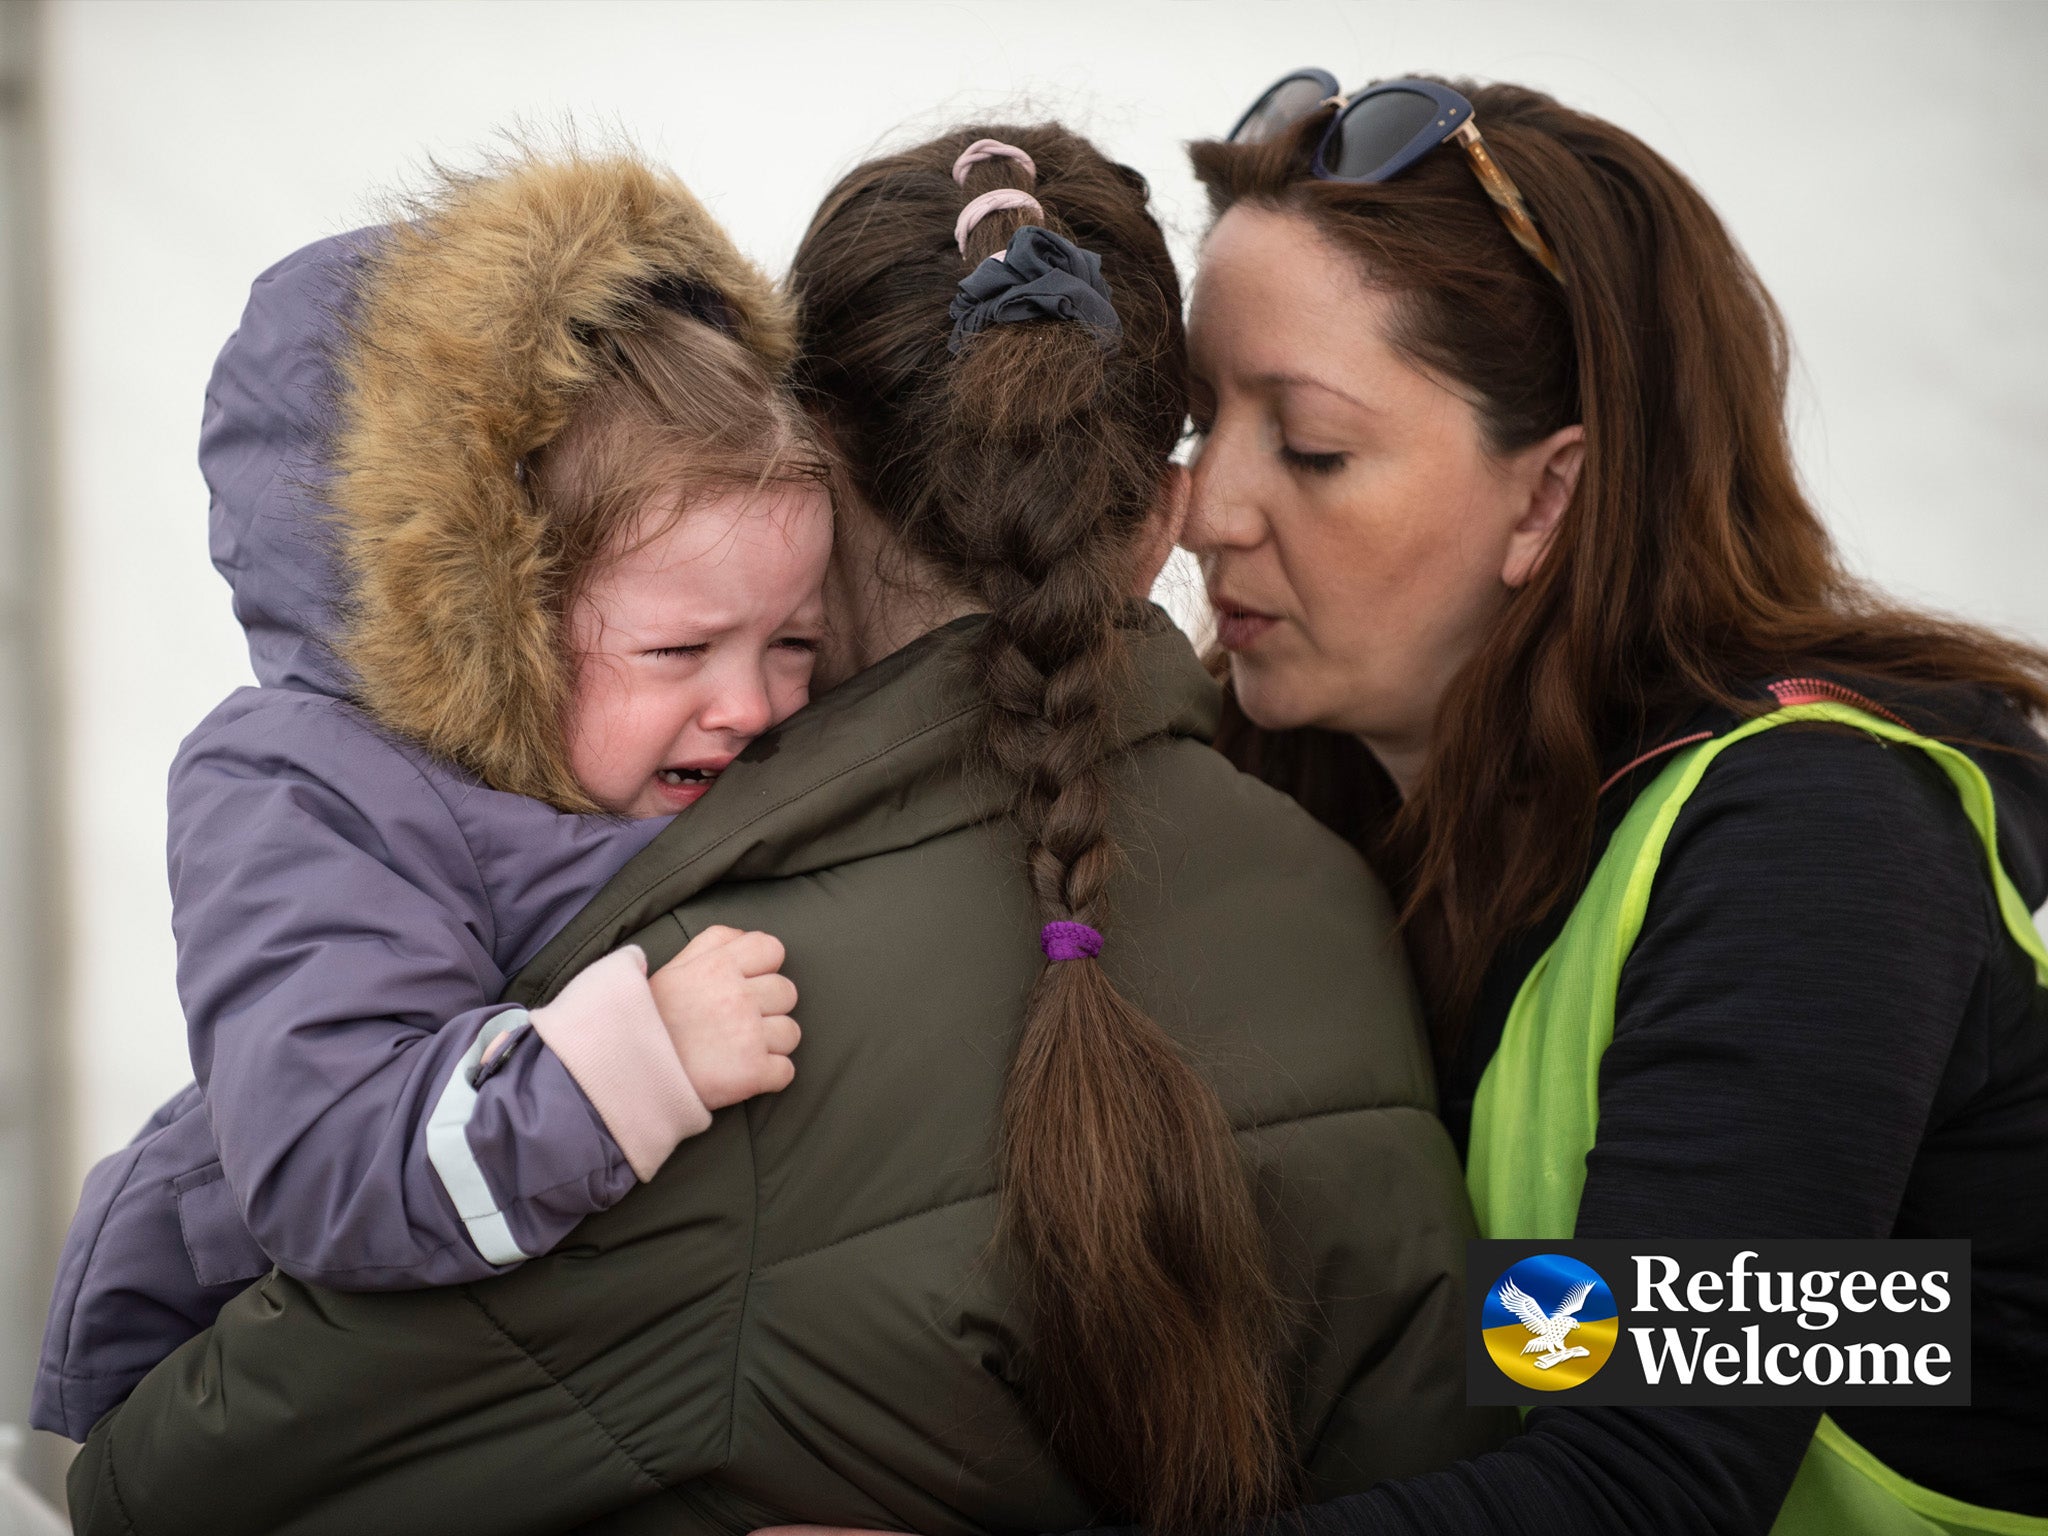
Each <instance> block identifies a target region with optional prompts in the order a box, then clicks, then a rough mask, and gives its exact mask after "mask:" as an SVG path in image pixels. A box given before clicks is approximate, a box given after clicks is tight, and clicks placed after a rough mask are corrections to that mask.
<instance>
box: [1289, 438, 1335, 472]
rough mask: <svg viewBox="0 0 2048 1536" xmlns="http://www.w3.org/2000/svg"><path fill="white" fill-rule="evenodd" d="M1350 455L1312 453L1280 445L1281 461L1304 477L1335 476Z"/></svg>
mask: <svg viewBox="0 0 2048 1536" xmlns="http://www.w3.org/2000/svg"><path fill="white" fill-rule="evenodd" d="M1350 457H1351V455H1350V454H1348V453H1310V452H1308V451H1307V450H1306V449H1301V448H1296V447H1293V446H1291V445H1290V444H1287V443H1282V444H1281V445H1280V460H1281V462H1282V463H1284V464H1285V465H1287V467H1288V468H1290V469H1295V470H1299V471H1300V472H1301V473H1302V474H1304V475H1334V474H1335V473H1337V471H1338V470H1340V469H1342V468H1343V467H1344V465H1345V463H1346V462H1347V461H1348V460H1349V459H1350Z"/></svg>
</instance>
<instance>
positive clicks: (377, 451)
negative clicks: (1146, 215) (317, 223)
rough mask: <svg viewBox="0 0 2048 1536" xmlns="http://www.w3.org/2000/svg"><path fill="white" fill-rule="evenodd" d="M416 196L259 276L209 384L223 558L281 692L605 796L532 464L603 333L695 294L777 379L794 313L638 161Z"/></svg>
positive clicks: (699, 212)
mask: <svg viewBox="0 0 2048 1536" xmlns="http://www.w3.org/2000/svg"><path fill="white" fill-rule="evenodd" d="M411 213H412V216H411V217H409V218H407V219H405V220H402V221H398V222H394V223H392V224H390V225H386V226H382V227H376V228H371V229H366V230H358V231H356V232H355V233H353V234H349V235H343V236H338V237H336V238H334V239H330V240H324V241H321V242H319V243H318V244H315V245H312V246H308V247H307V248H305V249H304V250H302V251H299V252H297V253H295V254H294V255H292V256H290V257H287V258H286V259H285V260H284V261H283V262H280V263H279V264H278V265H277V266H276V267H273V268H272V269H271V270H270V271H268V272H266V273H264V274H263V276H262V277H260V278H258V279H257V281H256V284H255V286H254V288H253V289H252V291H251V295H250V302H249V307H248V310H247V312H246V313H245V314H244V316H243V320H242V324H241V327H240V328H239V329H238V330H237V331H236V333H235V335H234V336H232V337H231V338H229V341H228V343H227V346H226V347H225V348H224V349H223V351H222V353H221V357H220V361H219V363H218V364H217V365H216V367H215V370H214V377H213V380H212V383H211V385H210V386H209V388H208V393H207V411H206V422H205V426H204V429H203V431H202V434H201V440H200V463H201V467H202V469H204V471H205V472H206V477H207V482H208V484H209V486H210V487H211V489H212V492H213V511H212V522H213V556H214V563H215V565H216V566H217V567H219V569H220V571H221V573H222V575H224V576H225V577H226V578H227V579H228V582H229V584H230V585H231V586H232V587H233V589H234V594H235V614H236V617H237V618H239V619H240V620H241V622H242V624H243V627H244V628H245V630H246V631H247V632H248V636H249V651H250V659H251V662H252V663H253V665H254V667H255V670H256V675H257V680H258V681H259V682H260V683H262V684H263V685H264V686H265V687H285V688H298V689H305V690H310V691H314V692H320V693H330V694H337V695H342V696H346V697H349V698H352V699H354V700H355V701H356V702H357V703H359V704H360V705H361V706H362V707H363V708H364V709H365V710H366V711H367V712H368V713H369V714H370V715H371V716H372V717H373V718H375V719H376V720H377V721H378V722H379V723H380V724H382V725H383V726H385V727H386V728H387V729H389V730H391V731H394V732H396V733H397V734H399V735H401V736H404V737H406V738H408V739H410V740H413V741H416V742H418V743H420V744H421V745H423V746H425V747H426V748H428V749H429V750H430V751H432V752H434V753H436V754H437V755H439V756H441V757H443V758H445V759H447V760H449V761H451V762H453V763H455V764H457V765H459V766H461V767H462V768H464V769H466V770H468V771H469V772H471V773H473V774H475V775H476V776H477V777H478V778H480V779H481V780H483V782H484V783H486V784H488V785H490V786H492V787H493V788H496V789H503V790H508V791H512V792H515V793H519V794H526V795H532V796H535V797H536V798H539V799H543V800H547V801H549V802H550V803H553V804H556V805H560V806H564V807H566V808H571V809H587V808H588V806H587V802H585V800H584V798H583V796H582V794H581V792H580V790H578V788H577V786H576V784H575V781H574V779H573V778H572V777H571V775H570V774H569V770H568V766H567V762H566V755H565V752H564V748H563V742H562V720H563V711H564V706H565V704H566V702H567V700H568V697H569V681H570V680H569V676H568V666H567V662H566V659H565V657H564V655H563V652H562V647H561V644H560V640H559V636H558V634H557V625H556V620H555V618H554V616H553V610H552V608H551V597H552V595H553V593H554V592H555V590H556V588H557V585H558V581H557V577H558V574H559V573H558V572H557V571H556V570H555V568H554V564H553V556H552V552H551V549H550V541H549V539H548V538H547V537H546V530H545V528H544V526H543V524H542V521H541V519H540V517H539V516H538V514H537V512H536V510H535V507H534V504H533V500H532V497H531V495H530V493H529V491H528V488H527V486H526V483H525V479H524V476H523V473H522V471H521V468H520V465H521V461H522V460H523V459H524V458H525V456H526V455H528V454H530V453H531V452H532V451H533V450H534V449H536V448H538V447H540V446H541V445H542V444H544V443H546V442H548V441H549V440H550V439H551V438H552V437H554V436H555V435H556V434H557V433H558V432H559V431H560V430H561V429H562V427H563V425H564V424H565V423H566V421H567V420H568V417H569V414H570V411H571V409H572V407H573V404H574V402H575V400H576V397H577V396H578V394H579V393H580V392H581V391H582V390H583V389H584V388H586V387H587V386H588V385H589V384H590V383H591V382H593V368H592V355H593V354H592V351H591V349H590V347H589V345H588V339H589V335H590V332H591V331H592V330H603V329H608V328H613V327H620V326H628V325H631V324H632V323H633V315H634V313H635V312H636V311H637V310H642V309H644V308H645V307H646V306H647V305H649V304H650V303H654V302H674V301H675V297H676V295H677V294H679V293H682V294H687V295H691V296H693V302H694V303H696V304H697V305H699V306H700V307H704V308H707V309H709V310H711V311H713V312H715V313H717V314H719V315H720V317H721V318H722V319H723V320H725V321H728V322H729V323H730V329H731V330H732V331H733V333H734V334H735V335H736V336H737V338H738V339H739V340H740V341H741V342H742V343H743V344H744V345H746V346H748V347H750V348H751V349H753V350H754V351H755V352H757V353H758V354H759V355H760V356H762V357H763V358H764V359H765V360H767V361H768V362H769V363H770V364H771V365H772V366H773V367H774V368H776V369H777V370H778V371H779V370H780V369H781V368H782V367H784V366H785V365H786V364H787V362H788V360H789V356H790V352H791V346H792V341H791V337H792V330H791V324H790V317H789V312H788V309H787V306H786V304H785V302H784V300H783V299H782V297H781V295H780V294H779V293H778V292H777V291H776V290H775V288H774V287H773V285H772V284H771V283H770V282H769V280H768V279H767V277H766V276H765V275H764V274H762V273H761V271H760V270H759V269H758V268H756V267H755V266H754V265H753V264H752V263H750V262H749V261H748V260H747V259H746V258H745V257H743V256H742V255H741V254H740V253H739V251H738V250H737V249H736V248H735V247H734V246H733V244H732V243H731V241H730V240H729V239H727V237H726V235H725V233H724V231H723V230H721V229H720V228H719V227H718V225H717V224H716V223H715V222H714V221H713V220H712V218H711V216H710V215H709V214H708V213H707V212H706V211H705V209H704V207H703V205H702V204H700V203H699V202H698V201H697V199H696V198H695V197H694V196H692V195H691V193H690V192H689V190H688V189H687V188H685V187H684V186H683V185H682V184H681V183H680V182H679V181H677V180H676V179H675V178H674V177H672V176H670V175H668V174H666V173H665V172H662V171H659V170H656V169H654V168H653V167H651V166H648V165H646V164H644V163H642V162H640V161H637V160H634V159H631V158H629V157H624V156H614V157H610V158H602V159H598V158H588V159H586V158H582V157H578V156H574V155H570V156H562V157H554V158H546V157H541V156H527V157H523V158H521V159H518V160H516V161H514V162H512V163H509V164H506V165H501V166H498V167H495V168H493V169H492V170H491V171H490V172H488V173H486V174H482V175H475V176H459V177H458V176H449V177H446V178H444V179H443V180H442V182H441V184H440V185H439V187H438V188H437V189H436V190H435V191H434V192H433V193H432V194H430V195H429V196H428V197H426V198H424V199H422V200H421V202H420V203H419V204H418V205H417V206H416V207H415V208H414V209H412V210H411Z"/></svg>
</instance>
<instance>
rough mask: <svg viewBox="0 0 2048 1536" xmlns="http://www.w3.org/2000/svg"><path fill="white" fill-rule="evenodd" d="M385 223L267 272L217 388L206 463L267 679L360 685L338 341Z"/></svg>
mask: <svg viewBox="0 0 2048 1536" xmlns="http://www.w3.org/2000/svg"><path fill="white" fill-rule="evenodd" d="M377 234H378V232H377V231H375V230H358V231H356V232H355V233H354V234H349V235H340V236H337V237H335V238H334V239H331V240H322V241H319V242H318V243H317V244H314V245H309V246H307V247H306V248H305V249H304V250H300V251H295V252H293V253H292V254H291V255H289V256H287V257H286V258H285V259H284V260H283V261H280V262H279V263H278V264H277V265H276V266H274V267H272V268H271V269H270V270H269V271H267V272H265V273H264V274H263V275H262V276H261V277H259V278H257V279H256V281H255V283H254V285H253V286H252V287H251V288H250V290H249V304H248V307H247V309H245V310H244V311H243V313H242V321H241V324H240V325H239V326H238V327H236V329H235V333H234V334H233V335H232V336H230V337H229V338H228V340H227V345H226V346H225V347H223V348H222V349H221V353H220V358H219V360H218V361H217V362H215V364H214V365H213V376H212V378H211V379H210V380H209V381H208V382H207V386H206V412H205V415H204V417H203V418H202V420H201V425H200V429H199V467H200V470H201V471H202V472H203V473H204V474H205V476H206V484H207V488H208V490H209V491H210V492H211V496H212V507H211V514H210V523H211V526H210V543H211V547H212V553H213V564H214V568H215V569H216V570H218V571H219V572H220V573H221V575H222V576H223V577H225V578H226V579H227V583H228V586H229V588H230V589H231V590H232V591H233V593H234V607H235V617H236V619H238V620H239V621H240V622H241V625H242V629H243V632H244V633H245V634H246V635H247V636H248V640H249V663H250V665H251V667H253V668H254V670H255V673H256V681H257V682H258V683H260V684H262V685H263V686H264V687H265V688H293V689H298V690H299V691H301V692H306V693H325V694H335V695H346V694H347V693H348V691H349V683H348V669H347V668H346V667H345V666H343V665H342V663H341V661H340V660H339V659H338V658H337V657H336V655H335V653H334V649H333V646H334V639H335V635H336V634H337V632H338V629H339V613H340V604H341V601H342V596H343V592H342V581H341V576H340V567H339V564H338V561H337V554H338V551H337V549H336V545H335V531H336V530H335V528H334V526H333V512H332V509H331V508H329V507H328V506H327V504H326V502H325V499H324V495H325V488H326V482H327V479H328V469H327V465H326V455H327V451H328V445H329V443H330V441H331V440H332V437H333V433H334V404H335V401H334V395H335V388H334V372H333V363H334V353H335V350H336V343H337V341H338V339H339V336H340V327H341V326H342V324H343V317H344V316H345V314H346V312H347V310H348V307H349V304H350V300H351V295H352V293H353V290H354V287H355V284H356V283H357V281H358V280H359V277H360V273H361V270H362V266H363V263H364V261H365V260H366V258H367V255H368V253H369V252H370V251H371V250H373V249H374V248H375V246H376V243H377Z"/></svg>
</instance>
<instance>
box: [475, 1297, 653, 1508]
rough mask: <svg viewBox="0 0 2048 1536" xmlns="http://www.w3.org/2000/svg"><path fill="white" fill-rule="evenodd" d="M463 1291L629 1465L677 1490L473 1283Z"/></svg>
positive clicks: (647, 1476)
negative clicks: (532, 1347) (523, 1338)
mask: <svg viewBox="0 0 2048 1536" xmlns="http://www.w3.org/2000/svg"><path fill="white" fill-rule="evenodd" d="M462 1295H463V1299H464V1300H465V1301H467V1302H468V1303H469V1304H470V1305H471V1306H473V1307H475V1308H476V1310H477V1311H478V1312H479V1313H480V1314H481V1315H482V1316H483V1319H484V1321H485V1322H487V1323H489V1324H490V1325H491V1328H492V1330H493V1331H494V1332H496V1334H497V1335H498V1337H499V1338H501V1339H503V1340H504V1341H505V1342H506V1343H507V1344H509V1345H511V1346H512V1348H513V1349H514V1350H516V1351H517V1352H518V1354H519V1356H520V1358H521V1359H523V1360H525V1361H526V1362H527V1363H528V1364H529V1365H531V1366H532V1367H533V1368H534V1369H535V1370H537V1371H539V1372H540V1373H541V1375H543V1376H545V1377H546V1378H547V1379H548V1382H549V1384H550V1385H551V1386H553V1387H555V1388H556V1389H557V1390H558V1391H560V1392H561V1394H562V1395H563V1396H564V1397H566V1398H568V1399H569V1401H570V1402H572V1403H574V1404H575V1405H576V1411H577V1412H578V1413H580V1414H582V1415H583V1417H584V1418H585V1419H587V1420H589V1421H590V1424H591V1425H592V1427H593V1428H595V1429H596V1430H597V1432H598V1433H599V1434H600V1435H602V1436H603V1437H604V1439H605V1441H606V1443H607V1444H609V1445H610V1446H611V1448H612V1449H613V1450H614V1451H615V1452H617V1453H618V1455H619V1457H620V1458H621V1459H622V1460H623V1461H624V1462H625V1463H626V1465H627V1466H629V1467H631V1468H632V1469H633V1470H634V1471H635V1472H636V1473H638V1474H639V1475H640V1476H641V1477H643V1478H645V1479H646V1480H647V1481H648V1482H650V1483H652V1484H653V1485H654V1487H655V1488H656V1489H659V1490H662V1491H664V1492H673V1491H674V1488H673V1485H672V1484H671V1483H670V1482H669V1481H668V1479H667V1478H665V1477H662V1476H660V1475H659V1474H658V1473H656V1472H654V1471H653V1470H652V1469H650V1468H649V1467H647V1466H646V1465H645V1464H643V1463H642V1462H641V1460H640V1458H639V1457H638V1456H636V1455H634V1454H633V1452H632V1451H631V1450H629V1449H628V1448H627V1446H626V1443H625V1441H623V1440H622V1439H620V1438H619V1436H618V1434H617V1432H616V1431H614V1430H613V1429H612V1427H611V1426H610V1425H609V1424H607V1423H606V1422H605V1421H604V1420H603V1419H602V1418H600V1417H599V1416H598V1414H597V1411H596V1410H595V1409H594V1408H592V1407H591V1406H590V1404H589V1403H588V1402H586V1401H584V1399H583V1396H582V1394H581V1393H579V1392H577V1390H576V1389H575V1388H574V1387H572V1386H570V1385H569V1383H568V1382H567V1381H565V1380H563V1379H562V1378H561V1377H560V1376H558V1375H556V1374H555V1372H554V1371H552V1370H551V1369H549V1368H548V1365H547V1364H546V1362H545V1361H543V1360H542V1359H541V1358H540V1356H538V1355H536V1354H535V1353H534V1352H533V1351H532V1350H530V1349H528V1348H527V1347H526V1346H525V1345H524V1344H523V1343H521V1342H520V1340H519V1336H518V1335H517V1334H515V1333H513V1332H512V1330H511V1329H510V1328H507V1327H506V1326H505V1324H504V1323H503V1322H502V1321H500V1320H499V1318H498V1315H497V1314H496V1313H494V1312H493V1311H492V1310H491V1309H490V1308H489V1307H487V1306H485V1305H484V1302H483V1299H482V1298H481V1297H479V1296H478V1295H477V1294H476V1292H475V1291H474V1290H473V1289H472V1288H471V1287H469V1286H464V1287H462Z"/></svg>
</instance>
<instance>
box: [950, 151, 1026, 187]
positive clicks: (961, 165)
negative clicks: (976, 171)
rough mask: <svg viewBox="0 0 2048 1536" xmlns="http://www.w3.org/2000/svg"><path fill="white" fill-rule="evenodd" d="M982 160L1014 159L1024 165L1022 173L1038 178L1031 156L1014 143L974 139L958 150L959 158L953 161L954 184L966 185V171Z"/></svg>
mask: <svg viewBox="0 0 2048 1536" xmlns="http://www.w3.org/2000/svg"><path fill="white" fill-rule="evenodd" d="M984 160H1014V161H1016V162H1017V163H1018V164H1019V165H1021V166H1023V167H1024V174H1025V175H1026V176H1029V177H1030V178H1031V179H1032V180H1033V181H1036V180H1038V166H1037V164H1036V163H1035V162H1034V161H1033V160H1032V158H1031V157H1030V156H1029V155H1027V154H1025V153H1024V151H1023V150H1021V149H1019V148H1018V147H1017V146H1016V145H1014V144H1005V143H1004V142H1003V141H1002V140H1001V139H976V140H975V141H974V142H973V143H972V144H970V145H968V146H967V147H966V148H965V149H963V150H961V151H960V158H959V159H958V160H955V161H954V162H953V181H954V184H955V185H956V186H962V187H964V186H966V185H967V172H968V171H969V170H970V169H971V168H972V167H974V166H977V165H979V164H981V162H982V161H984Z"/></svg>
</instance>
